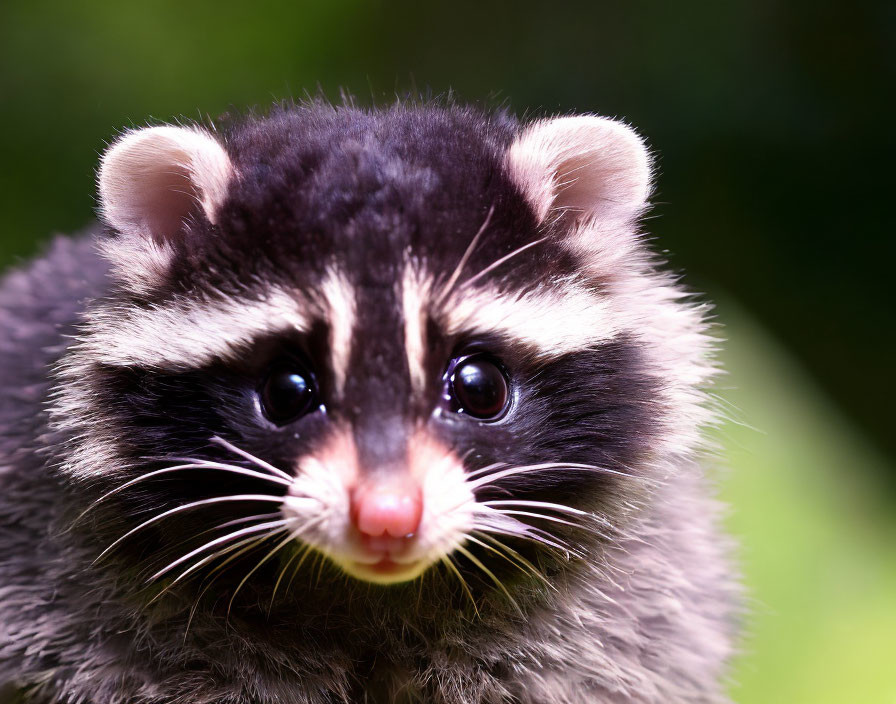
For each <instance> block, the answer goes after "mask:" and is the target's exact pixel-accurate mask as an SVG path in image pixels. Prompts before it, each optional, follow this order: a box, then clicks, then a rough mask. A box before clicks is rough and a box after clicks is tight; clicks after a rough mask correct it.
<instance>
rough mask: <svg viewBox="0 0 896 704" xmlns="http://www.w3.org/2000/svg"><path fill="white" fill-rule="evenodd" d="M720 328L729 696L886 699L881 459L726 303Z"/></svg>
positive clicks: (895, 678)
mask: <svg viewBox="0 0 896 704" xmlns="http://www.w3.org/2000/svg"><path fill="white" fill-rule="evenodd" d="M720 318H721V320H723V321H724V323H725V336H726V337H727V338H728V342H727V344H726V352H725V354H724V362H725V366H726V367H727V368H728V369H729V370H730V373H729V374H728V375H727V376H726V378H725V379H724V380H723V382H722V384H721V386H723V387H724V388H723V389H722V391H721V396H722V399H723V400H724V402H725V403H726V407H727V408H728V409H729V411H728V415H729V417H730V420H729V421H728V423H726V424H725V426H724V427H723V428H722V429H721V432H720V433H719V438H718V439H719V441H720V443H721V444H722V446H723V447H724V448H725V452H724V459H723V464H724V466H725V467H727V468H728V477H727V480H726V481H725V484H724V491H723V496H724V497H725V498H726V499H727V500H728V501H729V502H730V503H731V504H732V506H733V508H732V512H731V516H730V518H729V522H728V523H729V526H730V527H731V529H732V531H733V532H734V533H735V534H736V535H737V536H738V539H739V541H740V543H741V548H740V562H741V565H742V568H743V571H744V574H745V577H746V583H747V586H748V589H749V590H750V593H751V597H752V599H751V605H750V614H749V616H748V618H747V631H748V632H747V637H746V641H745V643H744V645H743V649H744V656H743V657H742V658H741V660H740V662H739V667H738V668H737V671H736V672H735V676H734V683H735V685H734V686H733V688H732V692H733V695H734V697H735V699H736V701H738V702H741V703H742V704H749V703H752V702H755V703H756V704H766V703H770V702H793V703H795V704H803V703H805V704H809V703H811V704H846V703H847V702H849V703H852V702H855V703H856V704H877V703H880V704H890V703H891V702H896V668H894V667H893V658H894V655H896V553H894V552H893V545H894V544H896V516H894V515H893V511H892V504H891V502H890V501H889V497H888V496H887V495H886V493H884V492H881V491H880V489H881V483H880V482H881V476H880V472H879V471H876V470H882V469H883V465H884V461H883V459H882V458H881V457H880V456H879V455H878V454H876V453H875V452H873V451H871V450H870V449H869V448H868V447H867V445H866V443H864V442H863V440H862V438H861V437H860V436H858V435H857V434H856V433H855V431H854V430H853V429H852V428H851V427H850V424H849V423H848V422H847V421H846V419H845V418H844V417H843V415H842V413H840V412H839V411H837V410H836V409H834V408H833V407H832V406H831V405H830V403H829V401H827V400H826V399H825V398H824V397H823V396H822V395H821V394H820V392H819V390H818V389H817V388H816V387H815V386H814V384H812V383H811V381H810V380H809V379H807V378H806V376H805V373H804V372H803V371H802V370H801V369H800V368H799V366H798V365H797V364H795V362H794V360H793V359H791V358H789V357H788V356H787V355H786V354H785V353H784V352H783V350H781V349H780V348H779V346H778V345H777V344H776V343H775V342H774V341H773V340H772V339H770V338H769V337H768V335H767V334H766V333H764V332H763V331H762V329H761V328H760V327H759V326H757V324H756V323H755V322H754V321H752V320H751V319H750V318H749V317H748V316H747V315H745V314H744V312H743V311H742V310H739V309H738V308H737V307H735V306H734V305H733V304H731V303H726V302H724V301H723V302H722V305H721V306H720ZM869 470H870V471H869Z"/></svg>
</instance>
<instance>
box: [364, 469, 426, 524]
mask: <svg viewBox="0 0 896 704" xmlns="http://www.w3.org/2000/svg"><path fill="white" fill-rule="evenodd" d="M351 514H352V521H353V523H354V525H355V527H356V528H357V529H358V531H359V532H360V533H361V535H363V536H366V537H370V538H379V537H381V536H386V537H392V538H409V537H412V536H413V535H414V534H415V533H416V532H417V531H418V530H419V528H420V519H421V517H422V516H423V496H422V493H421V491H420V487H419V486H418V485H417V484H416V483H414V482H412V481H410V480H405V481H391V482H387V483H370V484H363V485H361V486H359V487H358V488H357V489H356V490H355V491H354V493H353V494H352V510H351Z"/></svg>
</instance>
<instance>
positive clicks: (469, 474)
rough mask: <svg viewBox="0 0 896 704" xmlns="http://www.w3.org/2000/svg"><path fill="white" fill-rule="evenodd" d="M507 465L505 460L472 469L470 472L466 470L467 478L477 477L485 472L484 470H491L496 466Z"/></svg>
mask: <svg viewBox="0 0 896 704" xmlns="http://www.w3.org/2000/svg"><path fill="white" fill-rule="evenodd" d="M504 466H507V463H506V462H495V463H494V464H490V465H489V466H488V467H482V468H480V469H474V470H473V471H472V472H467V479H468V480H469V479H473V478H474V477H478V476H479V475H481V474H485V473H486V472H491V471H492V470H493V469H497V468H498V467H504Z"/></svg>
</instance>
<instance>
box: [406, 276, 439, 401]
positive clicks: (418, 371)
mask: <svg viewBox="0 0 896 704" xmlns="http://www.w3.org/2000/svg"><path fill="white" fill-rule="evenodd" d="M431 291H432V286H431V285H430V283H429V281H428V280H427V279H425V278H424V277H422V276H421V275H420V273H419V272H418V271H417V270H416V269H415V268H414V267H413V266H412V265H410V264H409V265H408V266H407V267H406V268H405V271H404V279H403V280H402V285H401V299H402V309H403V310H402V312H403V314H404V346H405V354H406V355H407V358H408V369H409V370H410V375H411V386H412V387H413V388H414V389H415V390H417V391H421V390H422V389H423V388H424V387H425V386H426V368H425V362H426V326H425V325H424V320H425V319H426V305H427V304H428V299H429V297H430V292H431Z"/></svg>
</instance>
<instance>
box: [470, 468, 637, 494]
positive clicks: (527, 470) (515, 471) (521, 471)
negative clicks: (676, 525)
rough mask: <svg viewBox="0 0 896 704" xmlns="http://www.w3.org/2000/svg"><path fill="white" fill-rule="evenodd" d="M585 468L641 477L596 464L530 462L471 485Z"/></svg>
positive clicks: (475, 485) (482, 484)
mask: <svg viewBox="0 0 896 704" xmlns="http://www.w3.org/2000/svg"><path fill="white" fill-rule="evenodd" d="M552 469H553V470H564V469H565V470H569V469H573V470H583V471H587V472H596V473H598V474H612V475H616V476H621V477H626V478H628V479H640V477H636V476H634V475H632V474H628V473H627V472H620V471H618V470H615V469H607V468H606V467H598V466H596V465H591V464H577V463H574V462H545V463H543V464H530V465H523V466H520V467H510V468H508V469H504V470H501V471H500V472H495V473H494V474H489V475H487V476H484V477H481V478H479V479H477V480H476V481H474V482H471V485H472V487H473V488H474V489H478V488H479V487H481V486H484V485H486V484H491V483H492V482H496V481H498V480H499V479H503V478H504V477H512V476H514V475H517V474H529V473H532V472H541V471H545V470H552Z"/></svg>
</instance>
